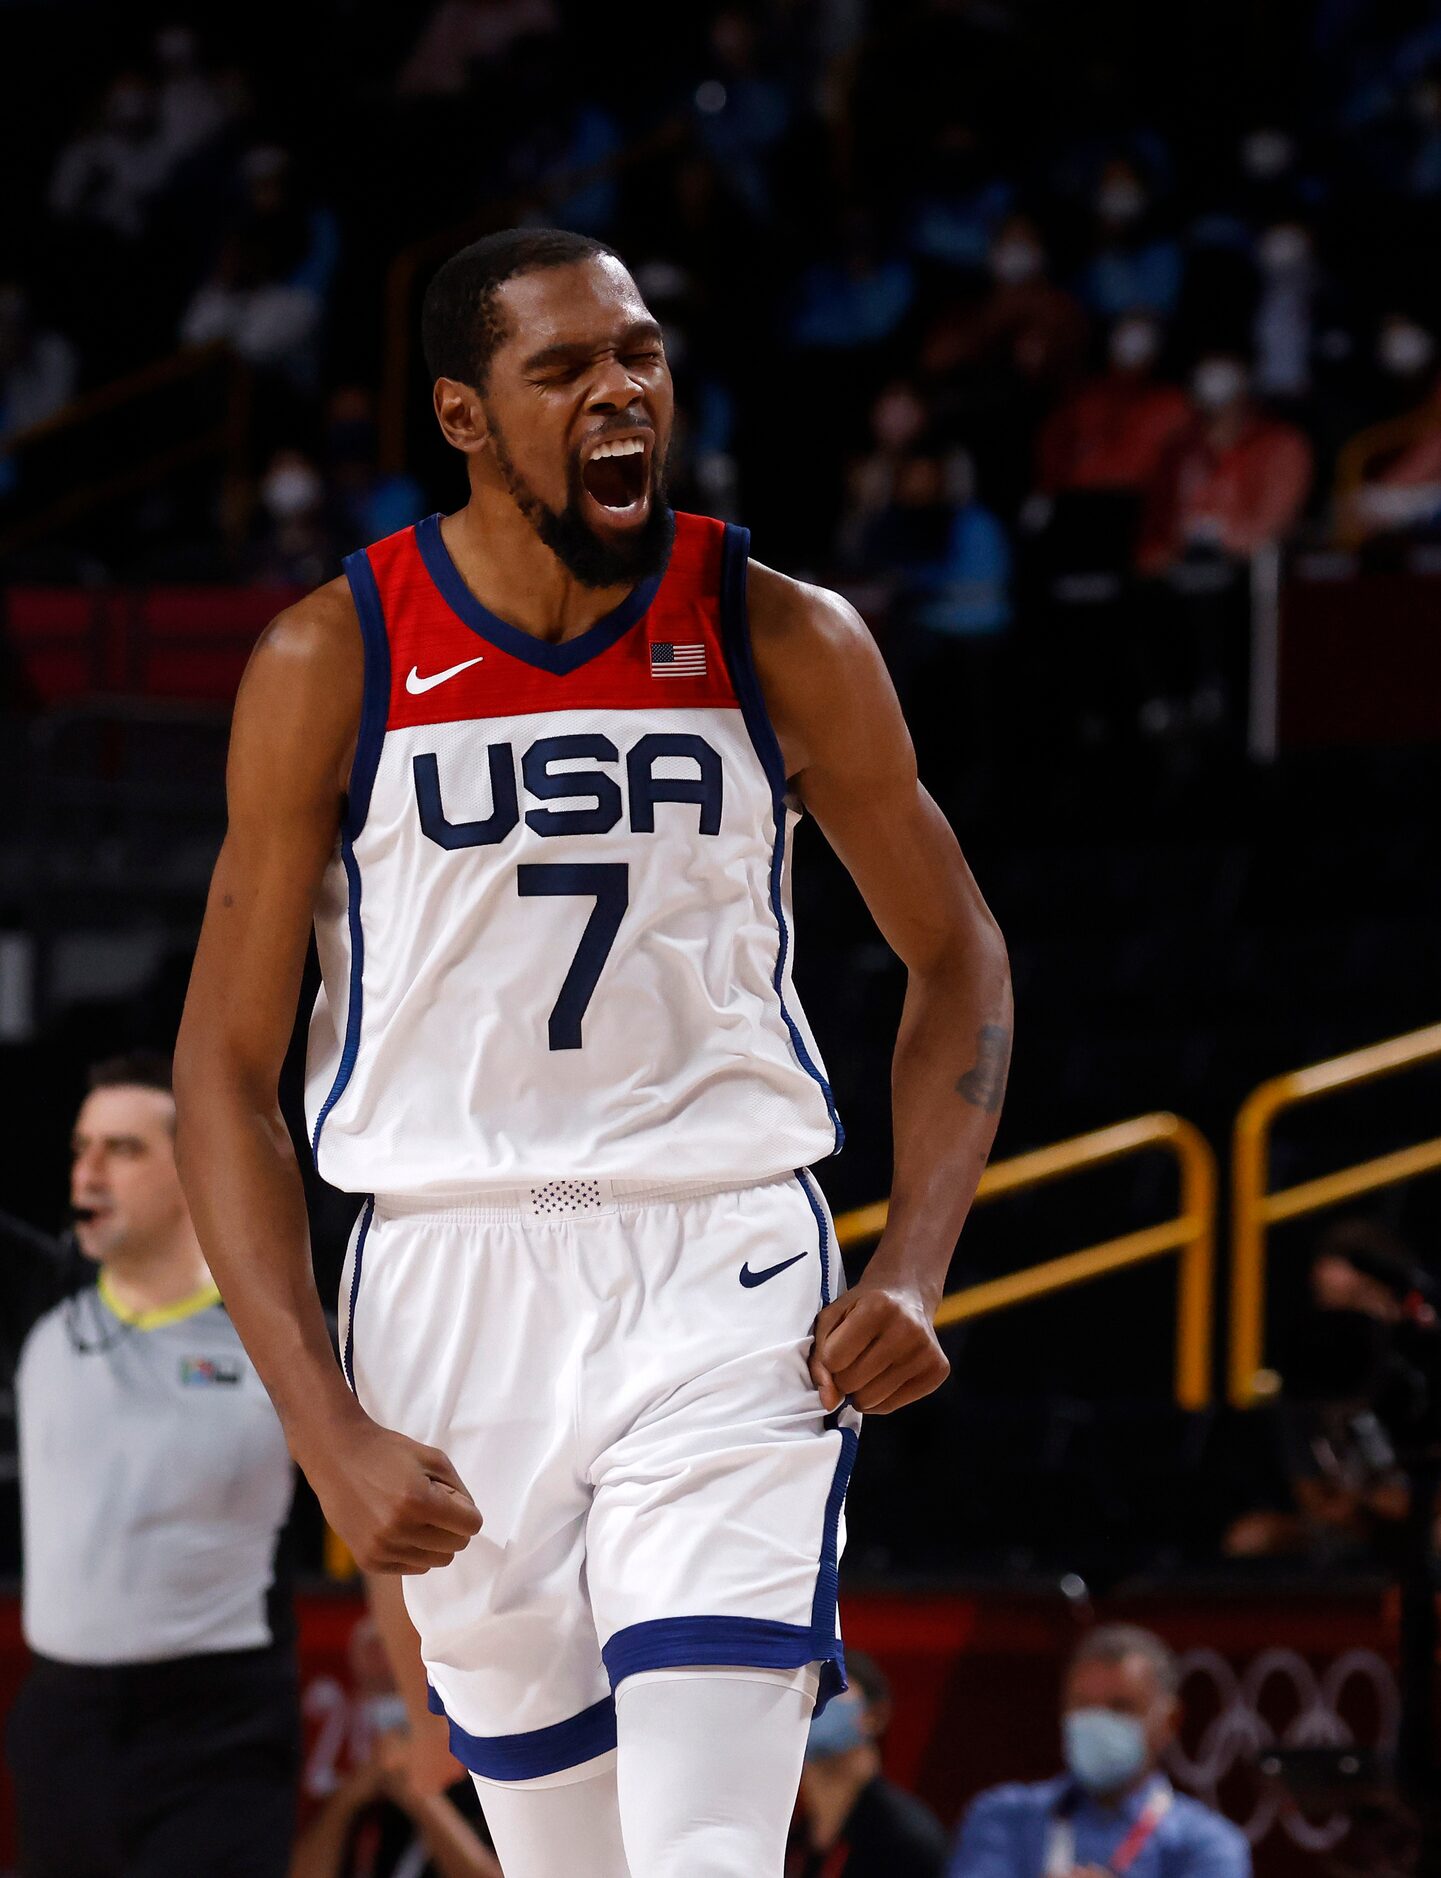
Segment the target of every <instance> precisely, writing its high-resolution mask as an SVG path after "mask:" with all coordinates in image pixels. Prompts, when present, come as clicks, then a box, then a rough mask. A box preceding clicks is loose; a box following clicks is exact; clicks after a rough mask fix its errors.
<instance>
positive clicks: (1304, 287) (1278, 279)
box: [1251, 220, 1322, 399]
mask: <svg viewBox="0 0 1441 1878" xmlns="http://www.w3.org/2000/svg"><path fill="white" fill-rule="evenodd" d="M1256 266H1257V270H1258V272H1259V275H1260V292H1259V294H1258V296H1257V300H1256V313H1255V318H1254V319H1253V321H1252V326H1251V347H1252V351H1253V353H1254V356H1255V361H1256V364H1255V373H1254V380H1255V386H1256V389H1257V391H1258V392H1260V394H1261V395H1262V397H1266V398H1289V399H1300V398H1304V397H1305V396H1306V394H1307V392H1309V391H1310V389H1311V375H1312V355H1313V353H1314V350H1315V347H1316V343H1317V338H1318V327H1319V323H1320V315H1321V305H1320V302H1321V297H1322V280H1321V270H1320V268H1319V266H1318V265H1317V262H1316V252H1315V240H1314V237H1313V235H1312V233H1311V230H1310V229H1309V228H1308V227H1307V225H1306V224H1305V223H1304V222H1301V221H1296V220H1289V221H1284V222H1276V223H1274V224H1273V225H1272V226H1271V227H1270V228H1267V229H1266V230H1265V231H1264V232H1263V233H1262V234H1261V236H1260V238H1259V239H1258V240H1257V242H1256Z"/></svg>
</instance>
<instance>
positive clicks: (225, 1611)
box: [15, 1278, 294, 1664]
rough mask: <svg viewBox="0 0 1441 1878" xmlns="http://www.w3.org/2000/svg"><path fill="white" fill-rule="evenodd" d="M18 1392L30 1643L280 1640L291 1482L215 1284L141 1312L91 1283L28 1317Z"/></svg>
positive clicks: (144, 1657) (191, 1645)
mask: <svg viewBox="0 0 1441 1878" xmlns="http://www.w3.org/2000/svg"><path fill="white" fill-rule="evenodd" d="M15 1392H16V1408H17V1413H18V1418H19V1427H20V1494H21V1531H22V1539H23V1544H24V1570H25V1577H24V1628H25V1638H26V1641H27V1642H28V1643H29V1644H30V1647H31V1648H32V1649H34V1650H37V1651H39V1652H40V1654H41V1655H42V1656H48V1657H53V1658H56V1659H58V1660H59V1661H61V1662H65V1663H96V1664H104V1663H142V1662H155V1661H160V1660H163V1659H168V1658H173V1657H180V1656H197V1655H202V1654H210V1653H212V1652H215V1651H219V1650H248V1649H256V1648H261V1647H264V1646H265V1645H267V1644H269V1643H271V1642H272V1641H274V1638H273V1635H272V1630H271V1623H270V1616H269V1609H268V1596H267V1594H268V1593H269V1591H270V1588H271V1584H272V1580H273V1577H274V1572H275V1560H276V1552H277V1547H278V1543H279V1537H280V1533H281V1530H282V1528H283V1527H284V1525H285V1523H286V1519H287V1517H288V1514H289V1510H290V1503H291V1498H292V1494H293V1490H294V1475H293V1471H292V1467H291V1461H290V1455H289V1453H288V1452H287V1449H286V1446H285V1440H284V1437H283V1436H282V1434H281V1432H280V1423H279V1421H278V1419H277V1418H276V1414H275V1410H274V1409H273V1408H272V1407H271V1405H270V1399H269V1397H268V1396H267V1395H266V1393H265V1390H264V1389H263V1388H262V1386H261V1383H260V1378H259V1377H258V1376H257V1375H256V1373H255V1371H254V1369H253V1368H252V1367H251V1364H250V1360H249V1358H248V1357H247V1356H246V1354H245V1351H244V1349H243V1348H242V1346H241V1342H240V1338H239V1337H238V1336H237V1335H236V1332H235V1327H234V1325H233V1324H232V1323H231V1321H230V1318H229V1316H228V1315H227V1314H226V1311H225V1309H224V1307H223V1306H222V1304H221V1302H220V1294H219V1292H218V1291H216V1289H215V1288H214V1286H213V1285H211V1286H207V1287H206V1288H205V1290H203V1291H200V1292H197V1293H196V1294H195V1296H194V1297H192V1298H189V1299H187V1300H185V1301H183V1302H182V1303H179V1304H176V1305H174V1306H172V1307H171V1308H169V1309H168V1310H163V1311H152V1312H147V1313H145V1314H143V1315H141V1316H135V1315H132V1314H130V1313H127V1312H126V1311H124V1310H123V1309H122V1308H121V1307H119V1306H118V1305H117V1304H116V1302H115V1301H114V1299H113V1298H111V1297H110V1296H109V1294H108V1292H107V1289H106V1286H105V1283H104V1280H103V1278H102V1280H101V1282H100V1284H99V1285H98V1286H97V1285H95V1284H93V1283H92V1284H90V1285H89V1286H88V1287H87V1288H86V1289H84V1290H82V1291H79V1292H77V1293H76V1294H75V1295H73V1296H70V1297H68V1298H65V1299H64V1300H63V1301H62V1302H61V1303H59V1304H58V1305H55V1306H54V1307H53V1308H51V1309H49V1310H47V1311H45V1312H44V1314H43V1315H41V1316H39V1317H38V1319H37V1320H36V1321H35V1323H34V1325H33V1328H32V1329H31V1330H30V1333H29V1335H28V1336H27V1337H26V1339H25V1341H24V1344H23V1346H22V1348H21V1351H20V1359H19V1363H18V1366H17V1368H16V1372H15Z"/></svg>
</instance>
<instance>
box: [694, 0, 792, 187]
mask: <svg viewBox="0 0 1441 1878" xmlns="http://www.w3.org/2000/svg"><path fill="white" fill-rule="evenodd" d="M792 108H793V107H792V103H791V99H790V96H789V94H788V92H787V90H786V87H785V85H784V84H782V83H781V82H780V80H779V78H778V77H776V75H775V74H774V73H772V72H769V71H767V70H765V69H764V67H763V66H762V63H761V60H760V57H759V48H758V45H757V33H756V24H755V21H754V19H752V18H751V16H750V15H749V14H748V13H747V12H745V11H744V9H742V8H740V7H723V8H722V9H721V11H720V12H719V13H717V15H716V16H715V19H714V20H713V21H712V22H711V28H710V46H709V58H708V61H707V65H706V69H705V72H704V75H703V76H702V78H701V80H700V82H699V84H698V85H697V86H696V90H695V99H694V109H695V135H696V140H697V142H698V143H699V145H700V147H701V148H702V149H703V150H704V151H705V152H706V154H707V155H708V156H709V157H710V159H711V161H712V162H713V163H714V164H715V166H716V171H717V173H718V174H719V175H720V176H722V177H723V178H724V179H725V183H726V186H727V187H728V188H729V189H730V190H731V192H732V193H733V194H734V195H735V196H736V197H737V198H738V200H739V201H740V203H741V205H742V206H743V208H744V209H745V211H746V212H747V214H749V215H750V216H752V217H753V218H754V219H755V220H756V221H764V220H766V219H767V217H768V216H769V215H770V212H771V184H770V173H769V163H770V159H771V156H772V154H773V152H774V151H775V150H776V148H777V146H778V145H779V144H780V142H781V140H782V138H783V137H784V136H785V134H786V132H787V131H788V130H789V128H790V123H791V114H792Z"/></svg>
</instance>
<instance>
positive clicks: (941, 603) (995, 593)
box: [858, 450, 1011, 638]
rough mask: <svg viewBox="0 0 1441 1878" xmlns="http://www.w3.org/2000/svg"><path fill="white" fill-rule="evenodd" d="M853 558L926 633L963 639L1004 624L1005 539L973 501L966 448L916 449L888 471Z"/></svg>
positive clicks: (1007, 613) (1007, 598)
mask: <svg viewBox="0 0 1441 1878" xmlns="http://www.w3.org/2000/svg"><path fill="white" fill-rule="evenodd" d="M858 560H859V564H860V568H861V570H862V571H863V572H864V573H867V574H870V575H872V576H873V577H876V578H878V579H879V580H881V581H882V582H883V583H884V584H885V585H887V586H888V587H889V590H890V598H891V601H892V604H893V605H895V606H896V607H898V608H899V609H900V610H901V611H902V612H903V613H904V615H905V617H906V618H907V619H908V620H909V621H910V622H911V623H912V624H914V625H916V626H918V627H920V628H921V629H922V630H923V631H925V632H926V633H930V634H937V635H940V636H941V637H943V638H953V637H963V636H965V635H968V634H975V633H979V634H987V633H996V632H1003V631H1004V630H1005V628H1006V627H1007V626H1008V625H1009V624H1010V620H1011V593H1010V582H1011V547H1010V540H1009V537H1008V536H1007V534H1006V531H1005V528H1004V527H1003V526H1002V524H1001V522H1000V519H999V518H998V517H997V516H996V515H994V514H993V513H992V512H991V510H990V509H988V508H986V507H985V506H984V505H983V504H982V503H980V502H979V501H978V500H977V498H976V472H975V464H974V463H973V461H972V460H971V457H970V455H969V453H968V452H967V451H965V450H950V451H946V452H940V451H936V450H929V451H928V450H917V451H914V452H912V453H910V454H908V455H907V456H905V457H903V458H902V459H901V460H900V461H899V462H898V463H897V464H896V465H895V466H894V470H893V473H892V476H891V482H890V489H889V492H888V498H887V500H886V502H885V503H884V505H883V506H882V507H880V508H878V509H877V510H876V511H875V512H874V513H873V514H872V515H871V516H870V517H869V519H868V520H867V522H866V524H865V528H864V532H863V534H862V537H861V542H860V549H859V555H858Z"/></svg>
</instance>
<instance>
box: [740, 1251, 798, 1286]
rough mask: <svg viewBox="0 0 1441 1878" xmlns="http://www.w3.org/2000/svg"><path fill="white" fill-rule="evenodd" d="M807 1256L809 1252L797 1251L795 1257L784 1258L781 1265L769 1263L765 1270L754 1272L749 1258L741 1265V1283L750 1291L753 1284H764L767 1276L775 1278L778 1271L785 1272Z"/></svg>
mask: <svg viewBox="0 0 1441 1878" xmlns="http://www.w3.org/2000/svg"><path fill="white" fill-rule="evenodd" d="M807 1257H809V1254H808V1253H805V1252H797V1253H796V1255H795V1257H794V1258H793V1259H782V1260H781V1262H780V1264H779V1265H767V1266H766V1268H765V1270H764V1271H763V1272H753V1271H752V1270H751V1264H750V1260H749V1259H747V1260H746V1262H745V1264H744V1265H742V1266H741V1283H742V1284H743V1285H744V1286H745V1288H746V1290H747V1291H749V1290H750V1289H751V1287H752V1286H753V1285H763V1284H764V1283H765V1281H766V1280H767V1278H774V1277H775V1275H776V1273H777V1272H783V1271H785V1270H787V1268H788V1267H790V1266H792V1265H797V1264H799V1263H800V1261H801V1260H802V1259H803V1258H807Z"/></svg>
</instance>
